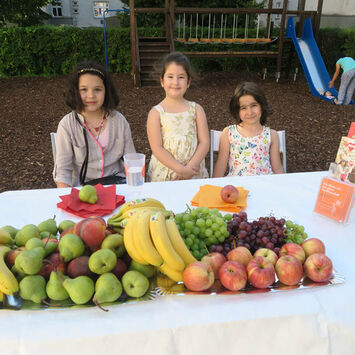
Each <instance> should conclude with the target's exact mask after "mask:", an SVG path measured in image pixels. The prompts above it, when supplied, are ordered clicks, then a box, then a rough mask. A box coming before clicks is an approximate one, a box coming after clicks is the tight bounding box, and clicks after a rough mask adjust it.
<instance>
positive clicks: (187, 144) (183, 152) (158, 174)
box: [148, 102, 208, 181]
mask: <svg viewBox="0 0 355 355" xmlns="http://www.w3.org/2000/svg"><path fill="white" fill-rule="evenodd" d="M154 108H155V109H156V110H157V111H158V112H159V113H160V126H161V134H162V140H163V147H164V148H165V149H166V150H167V151H168V152H170V153H171V154H172V155H173V156H174V158H175V159H176V160H178V161H179V162H180V163H181V164H183V165H186V164H187V163H188V162H189V161H190V159H191V158H192V156H193V155H194V154H195V151H196V148H197V145H198V139H197V128H196V103H195V102H189V110H188V111H185V112H179V113H169V112H165V111H164V109H163V107H162V106H160V105H157V106H154ZM174 177H175V172H174V171H173V170H171V169H169V168H168V167H166V166H165V165H163V164H162V163H161V162H160V161H159V160H158V159H157V158H156V157H155V156H154V154H152V157H151V159H150V163H149V167H148V181H168V180H172V179H173V178H174ZM206 177H208V173H207V170H206V168H205V161H204V160H203V161H202V162H201V165H200V173H199V174H198V175H195V176H194V177H193V178H194V179H201V178H206Z"/></svg>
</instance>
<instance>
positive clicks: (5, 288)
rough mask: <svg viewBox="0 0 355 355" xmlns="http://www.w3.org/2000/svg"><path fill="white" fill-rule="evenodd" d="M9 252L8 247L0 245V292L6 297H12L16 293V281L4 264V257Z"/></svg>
mask: <svg viewBox="0 0 355 355" xmlns="http://www.w3.org/2000/svg"><path fill="white" fill-rule="evenodd" d="M10 250H11V249H10V248H9V247H7V246H5V245H0V291H1V292H3V293H5V294H6V295H12V294H13V293H14V292H17V291H18V281H17V280H16V277H15V276H14V274H13V273H12V272H11V271H10V270H9V268H8V267H7V265H6V264H5V256H6V255H7V253H8V252H9V251H10Z"/></svg>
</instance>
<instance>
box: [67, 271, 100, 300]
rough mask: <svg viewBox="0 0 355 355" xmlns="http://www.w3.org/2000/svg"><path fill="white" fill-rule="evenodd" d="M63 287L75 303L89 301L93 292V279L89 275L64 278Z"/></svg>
mask: <svg viewBox="0 0 355 355" xmlns="http://www.w3.org/2000/svg"><path fill="white" fill-rule="evenodd" d="M63 287H64V288H65V290H66V291H67V292H68V294H69V297H70V299H71V300H72V301H73V302H74V303H75V304H85V303H87V302H89V301H90V300H91V298H92V296H93V294H94V292H95V284H94V281H92V280H91V279H90V277H89V276H78V277H76V278H75V279H69V278H68V279H65V280H64V281H63Z"/></svg>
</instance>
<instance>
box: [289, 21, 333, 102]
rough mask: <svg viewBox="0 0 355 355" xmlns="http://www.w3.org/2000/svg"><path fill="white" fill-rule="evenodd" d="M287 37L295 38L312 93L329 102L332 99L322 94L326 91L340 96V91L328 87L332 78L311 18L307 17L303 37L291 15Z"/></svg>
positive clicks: (297, 50)
mask: <svg viewBox="0 0 355 355" xmlns="http://www.w3.org/2000/svg"><path fill="white" fill-rule="evenodd" d="M286 37H287V38H291V39H292V40H293V43H294V45H295V48H296V52H297V54H298V57H299V59H300V62H301V64H302V68H303V71H304V73H305V75H306V78H307V81H308V85H309V88H310V89H311V92H312V94H313V95H314V96H319V97H320V98H321V99H323V100H325V101H329V102H331V100H330V99H328V98H327V97H326V96H324V95H322V94H323V93H324V92H325V91H330V92H331V93H332V95H333V96H335V97H338V91H337V90H336V89H335V88H334V87H332V88H330V89H329V88H328V85H329V82H330V80H331V79H330V76H329V74H328V71H327V68H326V66H325V64H324V62H323V59H322V56H321V54H320V52H319V49H318V46H317V42H316V41H315V39H314V36H313V30H312V22H311V19H310V18H306V20H305V23H304V27H303V33H302V37H301V38H297V37H296V30H295V23H294V21H293V17H289V19H288V21H287V31H286Z"/></svg>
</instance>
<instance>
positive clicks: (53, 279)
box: [46, 271, 69, 301]
mask: <svg viewBox="0 0 355 355" xmlns="http://www.w3.org/2000/svg"><path fill="white" fill-rule="evenodd" d="M58 274H59V275H58ZM66 278H68V277H67V276H64V275H63V274H62V273H61V272H60V271H57V272H55V271H52V272H51V275H50V276H49V280H48V282H47V286H46V292H47V295H48V297H49V298H50V299H51V300H53V301H63V300H66V299H67V298H69V294H68V292H67V291H66V289H65V288H64V287H63V280H64V279H66Z"/></svg>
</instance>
